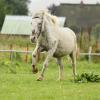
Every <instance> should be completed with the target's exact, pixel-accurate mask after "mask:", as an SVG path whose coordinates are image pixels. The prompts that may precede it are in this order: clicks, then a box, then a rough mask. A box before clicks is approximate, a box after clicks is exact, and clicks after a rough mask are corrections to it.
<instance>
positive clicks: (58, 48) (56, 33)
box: [30, 10, 77, 81]
mask: <svg viewBox="0 0 100 100" xmlns="http://www.w3.org/2000/svg"><path fill="white" fill-rule="evenodd" d="M31 24H32V35H31V36H30V40H31V42H32V43H34V42H35V43H36V47H35V49H34V51H33V53H32V68H33V70H32V71H33V73H34V74H35V73H37V72H38V69H37V68H36V63H37V59H38V57H39V55H40V52H43V51H46V52H47V56H46V59H45V61H44V63H43V67H42V70H41V73H40V74H39V77H38V78H37V80H38V81H41V80H43V79H44V72H45V70H46V68H47V67H48V62H49V60H50V59H51V58H52V57H55V58H56V60H57V64H58V65H59V78H58V79H59V80H63V71H64V67H63V64H62V60H61V59H62V57H64V56H66V55H69V56H70V58H71V61H72V68H73V76H74V79H75V76H76V55H77V39H76V35H75V33H74V32H73V31H72V30H71V29H70V28H68V27H61V26H60V25H59V21H58V18H57V17H56V16H54V15H52V14H50V13H49V12H47V11H44V10H43V11H39V12H37V13H35V14H34V16H32V23H31Z"/></svg>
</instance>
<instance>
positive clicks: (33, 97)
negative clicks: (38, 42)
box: [0, 59, 100, 100]
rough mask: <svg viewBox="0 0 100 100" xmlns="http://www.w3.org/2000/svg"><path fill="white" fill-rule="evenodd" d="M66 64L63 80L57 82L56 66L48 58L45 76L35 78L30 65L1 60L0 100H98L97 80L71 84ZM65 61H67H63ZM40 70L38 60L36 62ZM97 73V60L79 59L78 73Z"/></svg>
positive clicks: (68, 63)
mask: <svg viewBox="0 0 100 100" xmlns="http://www.w3.org/2000/svg"><path fill="white" fill-rule="evenodd" d="M63 63H64V65H65V69H64V74H65V78H64V80H63V81H57V77H58V67H57V65H56V64H55V63H54V61H51V62H50V63H49V67H48V69H47V71H46V73H45V79H44V80H43V81H41V82H39V81H36V78H37V76H38V75H33V74H32V72H31V64H30V63H29V64H26V63H20V62H14V63H11V62H9V61H6V62H4V61H1V62H0V100H100V83H74V82H73V77H72V68H71V65H70V62H68V61H66V60H65V59H64V60H63ZM66 63H67V64H66ZM37 66H38V67H39V70H40V69H41V67H42V65H41V62H40V63H39V64H38V65H37ZM83 72H94V73H95V74H99V73H100V63H98V64H96V63H90V64H89V63H88V62H87V61H78V63H77V73H78V74H80V73H83Z"/></svg>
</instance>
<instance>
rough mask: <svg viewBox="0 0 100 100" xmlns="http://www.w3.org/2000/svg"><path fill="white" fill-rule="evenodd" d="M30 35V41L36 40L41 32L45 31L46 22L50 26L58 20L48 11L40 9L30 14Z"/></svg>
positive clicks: (56, 23)
mask: <svg viewBox="0 0 100 100" xmlns="http://www.w3.org/2000/svg"><path fill="white" fill-rule="evenodd" d="M31 24H32V35H31V36H30V39H31V41H32V42H36V41H37V40H38V38H39V36H40V34H41V33H43V32H45V30H46V27H47V25H48V24H50V26H57V25H58V20H57V17H56V16H53V15H51V14H49V13H48V11H45V10H42V11H39V12H37V13H35V14H34V15H33V16H32V23H31Z"/></svg>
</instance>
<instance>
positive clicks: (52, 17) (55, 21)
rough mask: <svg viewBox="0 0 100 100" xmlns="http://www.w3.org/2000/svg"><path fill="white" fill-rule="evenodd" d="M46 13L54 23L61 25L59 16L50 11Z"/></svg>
mask: <svg viewBox="0 0 100 100" xmlns="http://www.w3.org/2000/svg"><path fill="white" fill-rule="evenodd" d="M46 15H47V16H48V17H49V18H50V19H51V20H52V23H53V24H54V25H59V21H58V18H57V17H56V16H54V15H52V14H50V13H48V12H46Z"/></svg>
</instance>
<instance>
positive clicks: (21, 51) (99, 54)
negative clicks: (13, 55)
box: [0, 50, 100, 56]
mask: <svg viewBox="0 0 100 100" xmlns="http://www.w3.org/2000/svg"><path fill="white" fill-rule="evenodd" d="M0 52H18V53H32V52H33V51H25V50H0ZM42 53H44V52H42ZM89 54H90V55H91V56H100V53H80V54H79V55H82V56H85V55H89Z"/></svg>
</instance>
